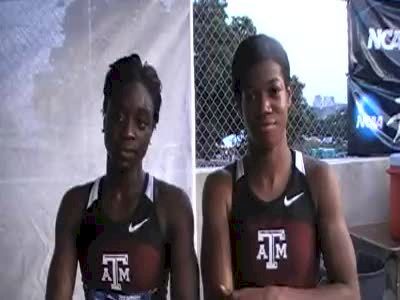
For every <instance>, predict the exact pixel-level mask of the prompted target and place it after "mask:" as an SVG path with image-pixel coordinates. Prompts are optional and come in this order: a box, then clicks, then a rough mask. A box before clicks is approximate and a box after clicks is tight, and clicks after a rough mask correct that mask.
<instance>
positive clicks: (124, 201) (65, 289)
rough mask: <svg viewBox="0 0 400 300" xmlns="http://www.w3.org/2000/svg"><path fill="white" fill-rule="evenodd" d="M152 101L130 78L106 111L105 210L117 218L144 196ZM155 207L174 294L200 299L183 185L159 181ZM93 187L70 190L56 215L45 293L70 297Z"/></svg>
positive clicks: (122, 218)
mask: <svg viewBox="0 0 400 300" xmlns="http://www.w3.org/2000/svg"><path fill="white" fill-rule="evenodd" d="M153 114H154V106H153V102H152V100H151V97H150V94H149V93H148V91H147V89H146V87H145V86H144V85H143V84H142V83H138V82H134V83H131V84H128V85H127V86H126V87H125V88H124V89H123V90H122V91H121V93H120V94H118V95H115V96H114V98H113V99H110V101H109V103H108V107H107V110H106V112H105V116H104V133H105V145H106V149H107V173H106V176H105V180H104V184H103V191H102V206H101V210H102V212H103V213H104V214H105V215H106V216H107V217H109V218H110V219H111V220H113V221H115V222H122V221H127V220H128V219H129V217H130V216H131V215H132V214H133V213H134V210H135V208H136V206H137V205H138V201H139V200H140V195H141V190H142V186H143V184H144V178H145V172H144V171H143V168H142V161H143V157H144V155H145V154H146V151H147V147H148V145H149V142H150V139H151V136H152V133H153V130H154V128H155V124H154V120H153ZM158 189H159V190H158V195H159V197H158V200H157V202H156V212H157V215H158V218H159V221H160V225H161V230H162V232H163V234H164V236H165V237H166V240H167V242H168V244H169V245H170V247H171V251H170V252H171V257H170V261H171V291H170V294H171V297H172V299H199V274H198V265H197V259H196V254H195V249H194V244H193V232H194V224H193V212H192V208H191V205H190V201H189V199H188V196H187V195H186V194H185V192H184V191H182V190H181V189H179V188H177V187H175V186H173V185H170V184H167V183H165V182H162V181H160V185H158ZM89 193H90V184H86V185H82V186H77V187H74V188H72V189H71V190H70V191H68V192H67V193H66V194H65V195H64V197H63V199H62V202H61V205H60V208H59V211H58V215H57V220H56V241H55V249H54V254H53V258H52V260H51V264H50V270H49V274H48V280H47V290H46V299H49V300H50V299H52V300H53V299H57V300H67V299H68V300H71V299H72V294H73V290H74V285H75V277H76V269H77V261H78V260H77V250H76V246H75V239H76V235H77V232H78V229H79V225H80V222H81V220H82V216H83V213H84V211H85V208H86V205H87V201H88V197H89Z"/></svg>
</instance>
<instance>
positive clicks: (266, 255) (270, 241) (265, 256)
mask: <svg viewBox="0 0 400 300" xmlns="http://www.w3.org/2000/svg"><path fill="white" fill-rule="evenodd" d="M258 242H259V243H260V244H259V248H258V254H257V260H266V261H267V262H266V268H267V270H276V269H278V261H279V260H281V259H287V243H286V234H285V230H284V229H276V230H259V231H258Z"/></svg>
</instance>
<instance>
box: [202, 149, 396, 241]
mask: <svg viewBox="0 0 400 300" xmlns="http://www.w3.org/2000/svg"><path fill="white" fill-rule="evenodd" d="M326 161H327V162H328V163H329V164H330V165H331V166H332V167H333V169H334V170H335V172H336V175H337V177H338V179H339V183H340V188H341V198H342V205H343V211H344V214H345V218H346V222H347V224H348V226H356V225H362V224H370V223H379V222H384V221H388V217H389V175H388V174H386V169H387V167H388V165H389V159H388V158H386V157H378V158H348V159H332V160H326ZM211 171H212V169H203V170H201V169H199V170H198V171H197V175H196V201H197V208H198V210H197V220H198V224H197V230H198V245H200V240H201V226H202V222H201V220H202V212H201V207H202V206H201V197H202V191H203V186H204V182H205V179H206V177H207V175H208V174H209V173H210V172H211ZM199 247H200V246H199Z"/></svg>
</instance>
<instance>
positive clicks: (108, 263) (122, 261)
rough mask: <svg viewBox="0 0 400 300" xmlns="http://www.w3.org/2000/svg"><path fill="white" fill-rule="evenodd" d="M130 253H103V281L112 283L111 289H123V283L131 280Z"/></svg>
mask: <svg viewBox="0 0 400 300" xmlns="http://www.w3.org/2000/svg"><path fill="white" fill-rule="evenodd" d="M128 265H129V264H128V254H103V276H102V278H101V281H102V282H109V283H111V289H113V290H117V291H121V290H122V287H121V283H123V282H130V278H129V267H128Z"/></svg>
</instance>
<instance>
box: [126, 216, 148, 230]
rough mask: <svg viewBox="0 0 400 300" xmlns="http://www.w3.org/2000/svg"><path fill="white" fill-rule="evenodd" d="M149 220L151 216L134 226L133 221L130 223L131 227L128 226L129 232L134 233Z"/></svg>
mask: <svg viewBox="0 0 400 300" xmlns="http://www.w3.org/2000/svg"><path fill="white" fill-rule="evenodd" d="M148 220H149V218H147V219H144V220H143V221H142V222H140V223H137V224H135V225H134V226H132V223H131V224H129V228H128V230H129V232H130V233H132V232H135V231H137V230H138V229H139V228H140V227H142V226H143V225H144V223H146V222H147V221H148Z"/></svg>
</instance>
